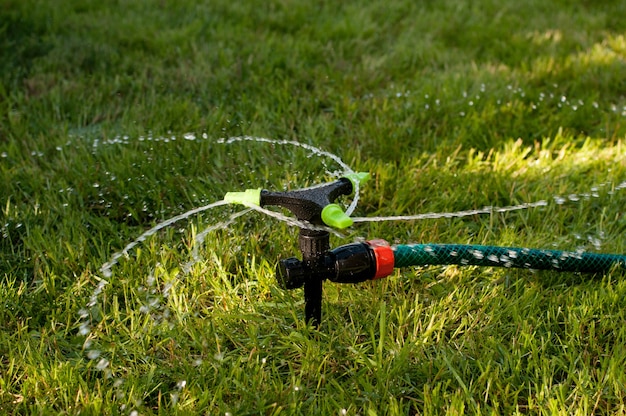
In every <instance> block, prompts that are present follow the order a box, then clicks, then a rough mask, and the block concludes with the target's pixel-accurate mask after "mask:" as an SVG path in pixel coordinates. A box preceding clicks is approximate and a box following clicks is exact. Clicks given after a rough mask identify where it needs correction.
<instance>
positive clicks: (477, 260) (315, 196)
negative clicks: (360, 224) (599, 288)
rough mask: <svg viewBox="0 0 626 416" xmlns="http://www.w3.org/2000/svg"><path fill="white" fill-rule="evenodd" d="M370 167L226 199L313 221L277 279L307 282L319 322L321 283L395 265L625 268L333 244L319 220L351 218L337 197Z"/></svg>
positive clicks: (603, 257)
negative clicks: (308, 184)
mask: <svg viewBox="0 0 626 416" xmlns="http://www.w3.org/2000/svg"><path fill="white" fill-rule="evenodd" d="M368 178H369V174H368V173H355V174H351V175H346V177H344V178H341V179H339V180H337V181H334V182H330V183H326V184H322V185H317V186H313V187H310V188H305V189H299V190H294V191H287V192H269V191H266V190H261V189H249V190H246V191H245V192H229V193H227V194H226V196H225V197H224V200H225V201H227V202H231V203H240V204H244V205H257V206H260V207H264V206H270V205H272V206H279V207H283V208H286V209H288V210H289V211H291V212H292V213H293V214H294V215H295V216H296V218H297V219H298V220H299V221H301V222H303V223H304V224H303V225H306V224H305V223H309V224H311V225H312V226H313V227H311V228H307V227H305V226H303V227H300V232H299V246H300V251H301V253H302V260H299V259H297V258H295V257H291V258H288V259H283V260H280V261H279V262H278V264H277V266H276V279H277V281H278V284H279V285H280V286H281V287H282V288H283V289H298V288H301V287H304V300H305V318H306V320H307V322H310V323H311V324H313V325H314V326H316V327H319V324H320V322H321V317H322V283H323V281H324V280H329V281H331V282H335V283H359V282H364V281H367V280H374V279H379V278H383V277H386V276H389V275H390V274H392V273H393V270H394V269H395V268H402V267H410V266H433V265H460V266H488V267H506V268H522V269H533V270H553V271H562V272H578V273H602V272H607V271H609V270H610V269H612V268H614V267H619V268H621V269H625V270H626V255H619V254H596V253H585V252H578V251H575V252H572V251H561V250H542V249H529V248H518V247H497V246H484V245H471V244H398V245H394V246H391V245H390V244H389V243H387V242H386V241H385V240H380V239H378V240H370V241H367V242H363V243H352V244H346V245H343V246H340V247H337V248H334V249H332V250H331V248H330V242H329V237H330V235H329V232H328V231H326V230H323V229H320V228H319V227H320V226H327V227H334V228H338V229H344V228H347V227H349V226H350V225H352V219H351V218H350V217H349V216H348V215H346V214H345V213H344V212H343V211H342V209H341V207H340V206H339V205H337V204H335V203H334V201H335V199H336V198H338V197H339V196H341V195H350V194H351V193H352V192H353V190H354V188H355V185H356V184H355V183H363V182H365V181H366V180H367V179H368Z"/></svg>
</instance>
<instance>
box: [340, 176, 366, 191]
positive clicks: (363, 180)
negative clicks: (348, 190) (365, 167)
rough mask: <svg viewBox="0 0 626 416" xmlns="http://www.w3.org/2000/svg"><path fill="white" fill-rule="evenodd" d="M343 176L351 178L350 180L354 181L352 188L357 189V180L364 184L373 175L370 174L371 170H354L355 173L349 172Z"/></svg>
mask: <svg viewBox="0 0 626 416" xmlns="http://www.w3.org/2000/svg"><path fill="white" fill-rule="evenodd" d="M343 177H344V178H346V179H350V182H352V188H353V189H355V188H356V184H357V182H358V183H359V185H360V184H363V183H365V182H367V181H369V179H370V178H371V175H370V174H369V172H353V173H348V174H346V175H344V176H343Z"/></svg>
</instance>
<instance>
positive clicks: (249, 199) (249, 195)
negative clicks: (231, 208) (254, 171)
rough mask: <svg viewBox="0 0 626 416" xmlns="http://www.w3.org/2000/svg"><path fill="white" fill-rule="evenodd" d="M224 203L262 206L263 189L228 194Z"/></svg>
mask: <svg viewBox="0 0 626 416" xmlns="http://www.w3.org/2000/svg"><path fill="white" fill-rule="evenodd" d="M224 201H226V202H229V203H231V204H241V205H256V206H260V205H261V188H258V189H246V190H245V191H243V192H227V193H226V195H224Z"/></svg>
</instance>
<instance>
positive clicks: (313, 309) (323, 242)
mask: <svg viewBox="0 0 626 416" xmlns="http://www.w3.org/2000/svg"><path fill="white" fill-rule="evenodd" d="M352 188H353V186H352V182H351V181H350V180H349V179H346V178H341V179H339V180H337V181H335V182H331V183H327V184H323V185H318V186H314V187H311V188H305V189H299V190H294V191H287V192H269V191H261V199H260V205H261V206H268V205H273V206H280V207H283V208H286V209H288V210H289V211H291V212H292V213H293V214H294V215H295V216H296V218H297V219H298V220H300V221H307V222H309V223H311V224H313V225H317V226H321V225H324V221H323V220H322V211H323V210H324V208H326V207H327V206H329V205H330V204H332V203H333V202H334V201H335V199H337V198H338V197H339V196H341V195H350V194H351V193H352ZM298 245H299V248H300V252H301V253H302V260H298V259H295V258H290V259H287V260H282V261H280V262H279V263H278V266H277V268H276V277H277V280H278V282H279V284H281V286H282V287H284V288H285V289H297V288H300V287H303V286H304V303H305V306H304V313H305V317H306V320H307V321H308V322H311V323H312V324H313V325H315V326H319V324H320V322H321V320H322V282H323V281H324V279H326V278H328V275H327V274H326V269H327V265H326V264H327V262H328V260H327V257H328V252H329V250H330V234H329V233H328V231H324V230H310V229H307V228H300V233H299V236H298ZM288 276H291V278H290V277H288ZM296 276H297V277H296Z"/></svg>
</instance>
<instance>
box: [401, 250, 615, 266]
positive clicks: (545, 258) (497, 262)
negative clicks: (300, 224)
mask: <svg viewBox="0 0 626 416" xmlns="http://www.w3.org/2000/svg"><path fill="white" fill-rule="evenodd" d="M392 251H393V254H394V267H396V268H397V267H408V266H427V265H448V264H458V265H462V266H491V267H494V266H495V267H515V268H522V269H535V270H556V271H564V272H581V273H596V272H597V273H600V272H606V271H608V270H609V269H611V268H613V267H620V268H622V269H626V256H625V255H619V254H596V253H584V252H579V251H561V250H539V249H528V248H515V247H493V246H480V245H462V244H407V245H396V246H393V247H392Z"/></svg>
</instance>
